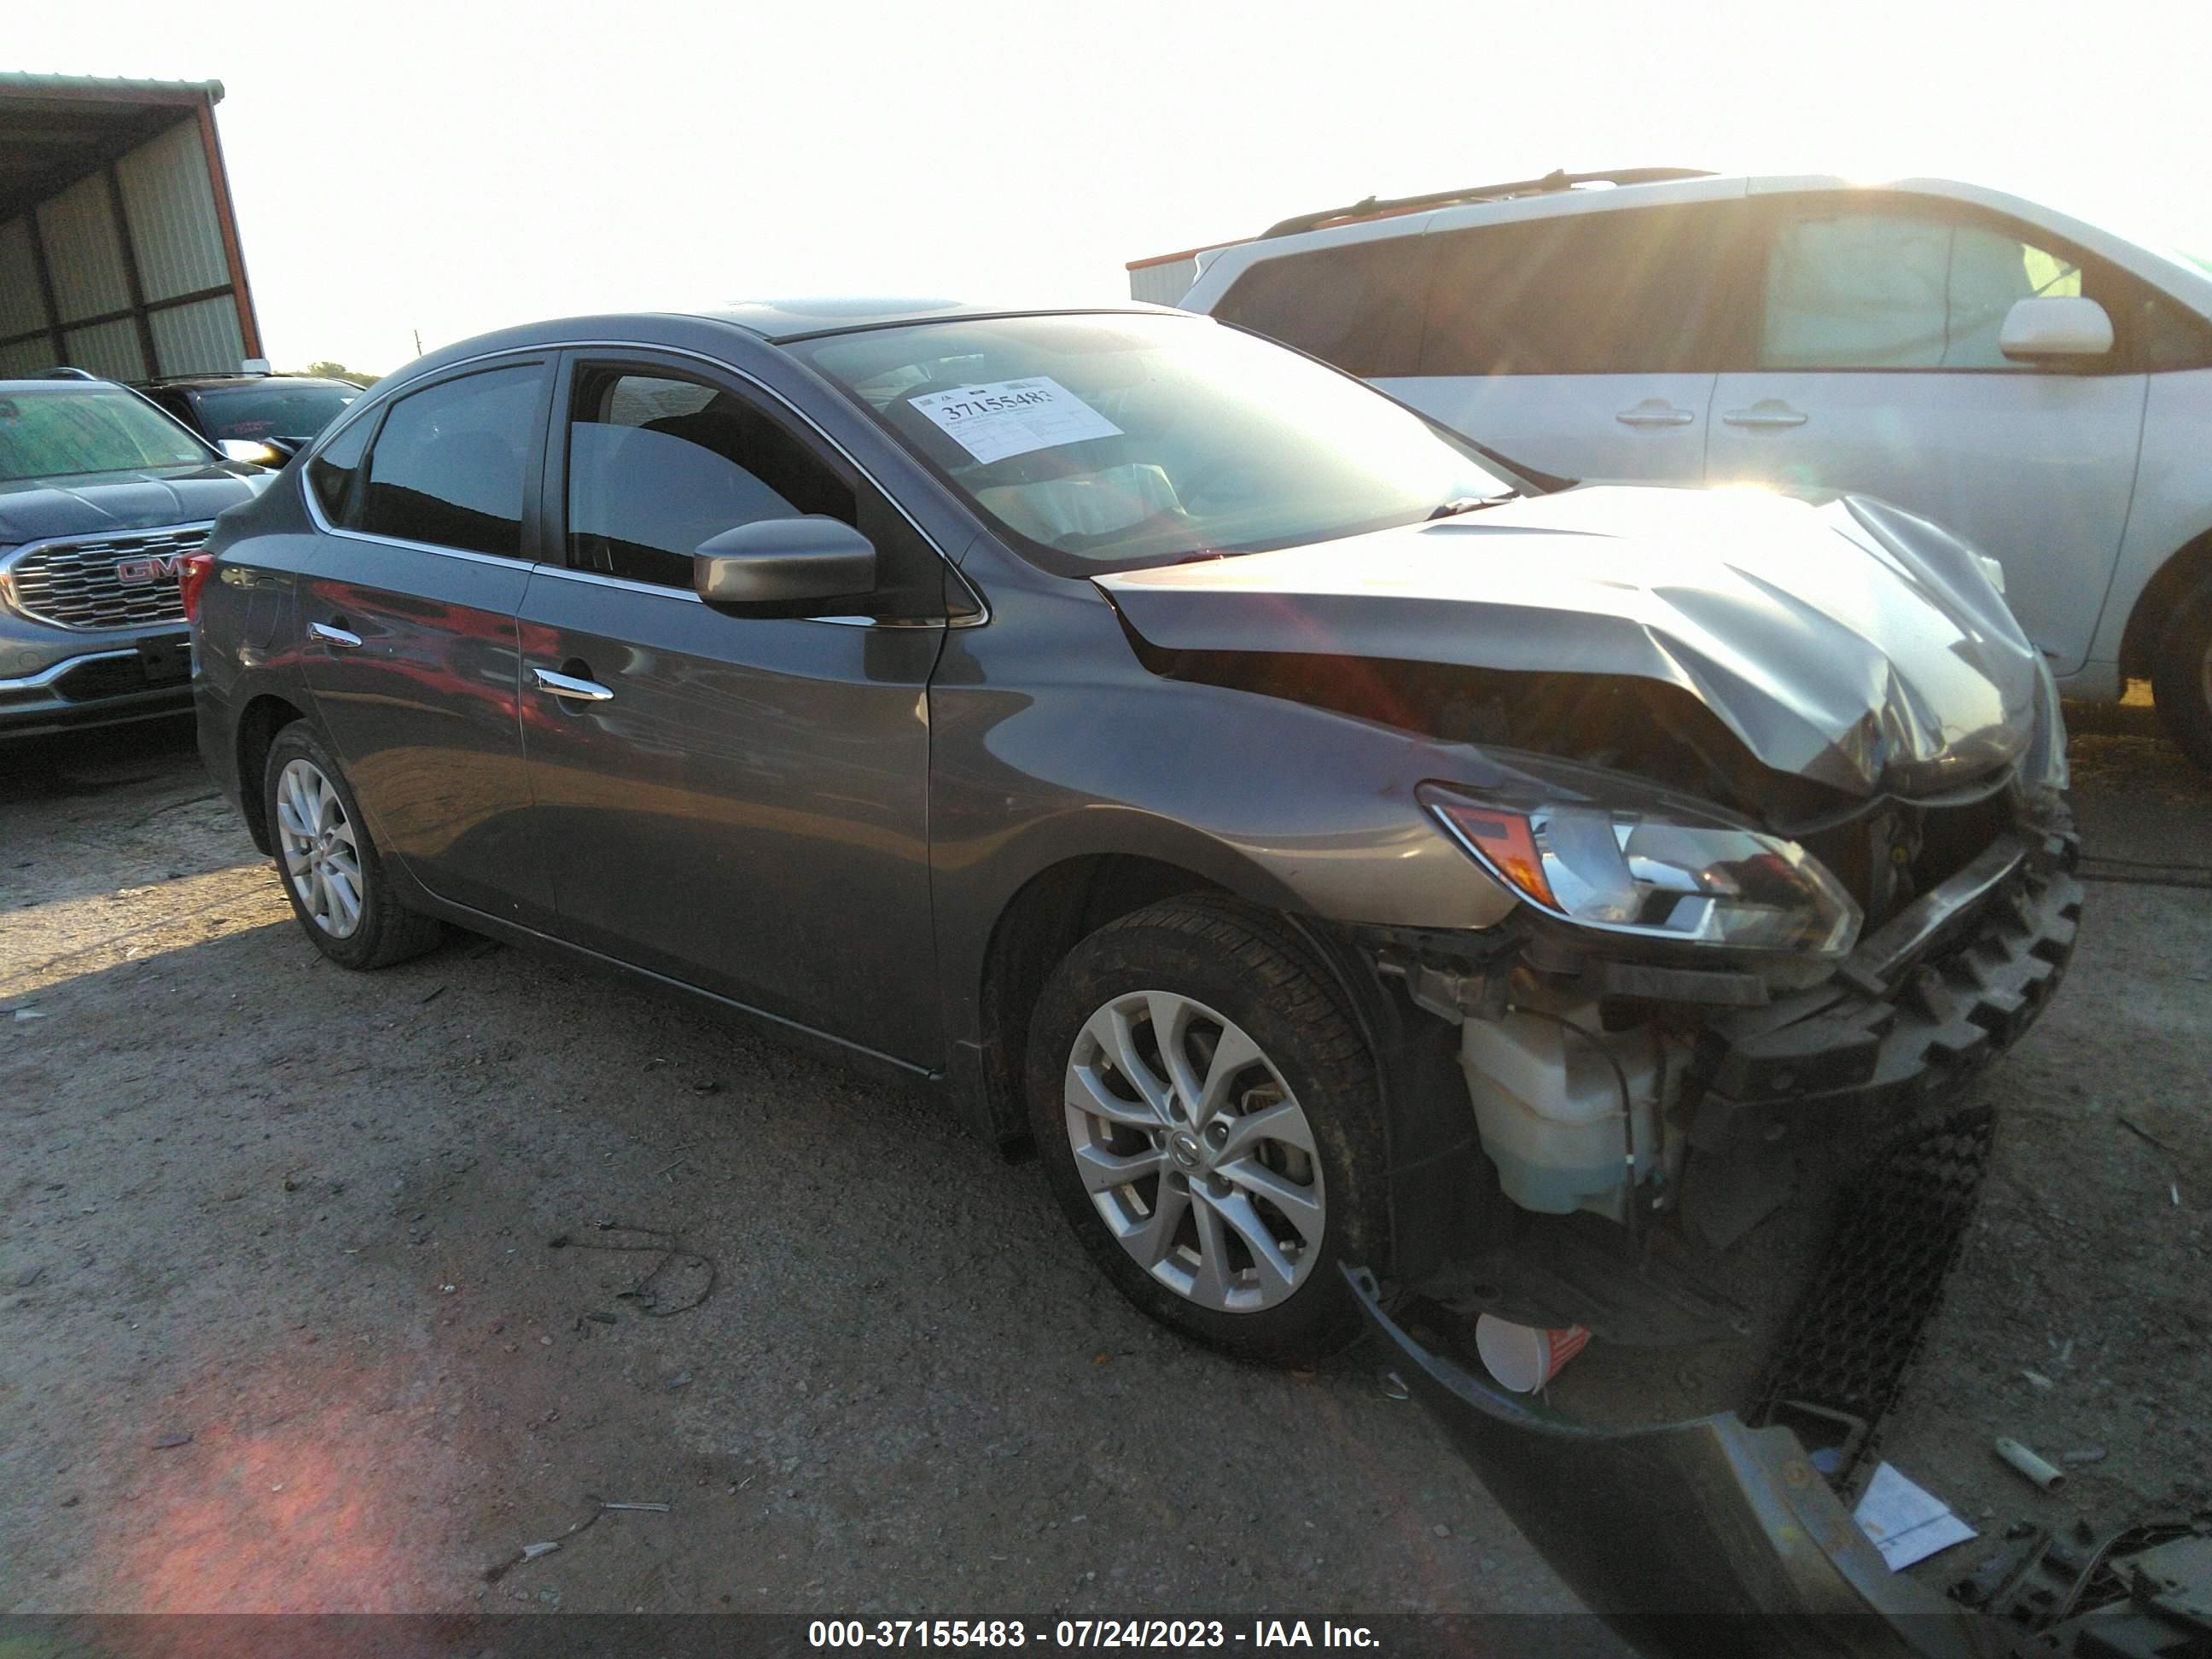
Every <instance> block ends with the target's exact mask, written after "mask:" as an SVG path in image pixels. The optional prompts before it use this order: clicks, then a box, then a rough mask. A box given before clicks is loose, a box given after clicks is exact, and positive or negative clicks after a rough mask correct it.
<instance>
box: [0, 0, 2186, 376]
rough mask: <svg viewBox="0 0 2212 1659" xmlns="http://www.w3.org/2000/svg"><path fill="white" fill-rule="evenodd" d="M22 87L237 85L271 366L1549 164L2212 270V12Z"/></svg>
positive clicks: (445, 34) (1029, 38) (1426, 15)
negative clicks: (1831, 204) (2014, 224)
mask: <svg viewBox="0 0 2212 1659" xmlns="http://www.w3.org/2000/svg"><path fill="white" fill-rule="evenodd" d="M9 14H10V15H9V21H8V27H7V29H6V32H5V34H4V37H0V57H3V58H4V61H0V69H19V70H34V71H50V72H58V73H65V74H92V75H125V76H152V77H161V78H171V79H188V80H201V79H216V80H220V81H222V82H223V84H224V86H225V87H226V88H228V96H227V97H226V98H225V100H223V102H222V104H221V105H220V106H218V108H217V110H216V119H217V122H218V123H219V125H220V128H221V131H222V141H223V145H224V149H225V151H226V154H227V156H228V162H229V167H230V173H231V180H232V184H233V187H234V192H235V195H236V199H237V204H238V212H239V220H240V230H241V233H242V234H243V237H244V240H245V247H246V265H247V270H248V274H249V276H250V277H251V279H252V284H253V289H254V297H255V301H256V303H257V306H258V310H259V313H260V317H261V323H262V329H263V333H264V338H265V342H266V344H267V348H268V350H269V352H270V356H271V357H272V358H274V359H275V361H276V364H277V366H278V367H279V368H288V367H298V366H301V365H304V364H305V363H306V362H308V361H309V360H310V359H313V358H319V357H326V358H335V359H337V360H338V361H340V362H345V363H347V364H349V365H350V366H351V367H354V368H363V369H368V370H371V371H386V370H390V369H392V368H397V367H398V365H399V364H400V363H402V362H404V361H406V360H407V359H408V358H409V357H410V356H413V355H414V352H415V347H414V333H415V331H418V330H419V331H420V332H421V336H422V343H423V345H424V346H425V347H426V348H432V347H435V346H438V345H441V344H443V343H447V342H448V341H451V340H453V339H458V338H460V337H464V336H466V335H469V334H473V333H477V332H479V331H483V330H485V329H488V328H493V327H497V326H499V325H502V324H506V323H510V322H520V321H523V320H526V319H531V318H535V317H544V316H556V315H563V314H568V313H576V312H582V311H589V310H594V309H606V308H630V307H658V306H667V305H684V304H701V303H712V302H717V301H726V300H732V299H738V298H759V297H769V296H775V295H793V294H804V293H829V292H842V293H875V294H908V295H918V294H947V295H962V296H963V297H976V298H986V299H1006V300H1009V301H1023V302H1026V301H1066V300H1073V301H1083V300H1097V299H1115V298H1122V297H1126V296H1127V279H1126V276H1125V275H1124V272H1123V270H1122V266H1123V264H1124V263H1125V262H1126V261H1127V260H1129V259H1133V258H1141V257H1143V256H1145V255H1146V254H1152V253H1164V252H1171V251H1173V250H1175V249H1177V248H1182V247H1188V246H1194V245H1195V244H1199V243H1203V242H1212V241H1218V240H1225V239H1227V238H1230V237H1232V236H1237V235H1242V234H1250V233H1253V232H1255V231H1258V230H1260V229H1261V228H1264V227H1265V226H1267V224H1269V223H1271V222H1273V221H1274V220H1276V219H1279V218H1282V217H1284V216H1286V215H1289V214H1291V213H1295V212H1300V211H1304V210H1310V209H1313V208H1316V207H1323V206H1329V205H1334V204H1340V203H1345V202H1350V201H1353V200H1357V199H1358V198H1359V197H1364V196H1366V195H1369V194H1370V193H1380V194H1383V195H1385V196H1389V195H1403V194H1411V193H1414V192H1418V191H1431V190H1438V189H1443V188H1448V187H1450V186H1454V185H1470V184H1479V183H1482V182H1485V181H1488V180H1496V179H1511V178H1523V177H1531V176H1534V175H1536V174H1540V173H1546V172H1548V171H1549V170H1550V169H1552V168H1553V167H1562V166H1564V167H1568V168H1570V169H1588V168H1595V167H1626V166H1638V165H1673V166H1682V167H1710V168H1713V169H1716V170H1719V171H1727V172H1744V171H1749V172H1759V173H1844V174H1846V175H1848V176H1852V177H1863V178H1881V177H1897V176H1905V175H1911V174H1915V173H1920V174H1945V175H1949V176H1954V177H1962V178H1966V179H1975V180H1978V181H1979V182H1982V183H1986V184H1992V185H2000V186H2002V187H2006V188H2011V189H2015V190H2019V191H2022V193H2026V194H2030V195H2036V196H2040V197H2044V198H2045V199H2049V200H2051V201H2054V202H2057V203H2061V204H2066V205H2069V206H2071V207H2074V208H2075V210H2078V211H2084V212H2087V213H2088V214H2089V216H2098V215H2099V214H2102V215H2104V216H2108V217H2110V218H2112V219H2114V220H2116V221H2125V222H2128V223H2130V224H2141V223H2144V222H2148V226H2149V228H2150V229H2151V230H2152V231H2153V232H2154V233H2155V234H2162V235H2164V236H2165V237H2166V239H2167V240H2172V241H2176V242H2179V243H2180V244H2182V245H2183V246H2188V247H2191V248H2192V249H2194V250H2195V251H2197V252H2200V253H2208V254H2212V191H2208V189H2207V185H2206V181H2207V180H2208V179H2212V119H2208V118H2207V116H2206V102H2205V100H2206V95H2207V94H2206V84H2205V79H2204V67H2205V65H2206V64H2208V63H2212V8H2205V7H2202V6H2185V5H2182V4H2176V3H2172V0H2167V3H2162V4H2160V3H2139V0H2102V3H2099V4H2096V5H2093V6H2082V5H2081V4H2079V3H2078V0H2075V3H2070V4H2045V3H2027V0H2022V3H2011V4H2007V5H2003V6H1997V5H1993V4H1991V5H1971V6H1968V5H1955V4H1947V3H1946V0H1913V3H1905V4H1899V3H1891V0H1864V3H1858V4H1844V5H1836V4H1821V5H1818V6H1814V5H1810V4H1797V3H1790V0H1760V3H1751V4H1740V3H1736V0H1699V3H1695V4H1690V5H1678V6H1667V5H1661V4H1657V3H1653V0H1631V3H1626V4H1620V3H1612V0H1606V3H1594V0H1593V3H1577V0H1554V3H1553V4H1551V5H1548V6H1517V5H1516V6H1511V7H1505V6H1492V7H1484V6H1478V5H1469V4H1466V3H1463V0H1459V3H1444V4H1438V5H1434V6H1414V5H1402V4H1395V3H1389V0H1364V3H1359V4H1344V3H1336V4H1331V5H1327V6H1316V7H1312V8H1310V9H1309V8H1306V7H1304V6H1303V5H1299V4H1296V3H1292V0H1279V3H1275V4H1261V5H1245V4H1234V5H1231V4H1208V3H1206V0H1182V3H1178V4H1158V3H1151V0H1143V3H1139V0H1124V3H1106V4H1097V3H1093V4H1089V5H1085V6H1082V7H1075V6H1072V5H1066V4H1062V5H1057V6H1056V5H1054V4H1053V3H1052V0H1012V3H1008V0H957V3H950V4H934V5H932V4H914V3H905V4H895V3H883V4H876V3H850V0H812V3H809V4H801V5H791V6H781V5H779V6H773V7H769V6H756V5H747V4H744V3H734V4H733V3H729V0H716V3H709V4H703V5H692V4H671V3H665V0H664V3H652V0H629V3H621V4H615V3H600V4H594V5H574V4H565V5H564V4H550V3H548V4H539V5H530V6H525V5H513V4H507V3H502V0H446V3H442V4H435V5H425V4H419V3H415V0H368V3H355V4H350V5H329V4H319V3H303V4H280V5H277V6H276V7H274V8H270V7H265V6H264V7H240V6H238V5H234V4H223V3H205V0H199V3H185V0H159V3H149V0H95V3H78V4H75V5H53V6H47V5H44V4H38V3H35V0H14V3H12V4H10V5H9Z"/></svg>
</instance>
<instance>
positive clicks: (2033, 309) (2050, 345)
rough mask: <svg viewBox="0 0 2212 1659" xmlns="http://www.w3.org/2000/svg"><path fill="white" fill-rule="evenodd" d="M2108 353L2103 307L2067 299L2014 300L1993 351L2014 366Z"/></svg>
mask: <svg viewBox="0 0 2212 1659" xmlns="http://www.w3.org/2000/svg"><path fill="white" fill-rule="evenodd" d="M1997 349H1998V350H2000V351H2002V352H2003V353H2004V355H2005V356H2008V357H2009V358H2011V359H2012V360H2013V361H2014V362H2018V363H2039V362H2053V361H2057V360H2063V359H2064V358H2068V357H2102V356H2105V355H2106V353H2108V352H2110V351H2111V350H2112V319H2111V318H2110V317H2108V316H2106V314H2105V308H2104V307H2102V306H2100V305H2099V304H2098V303H2097V302H2096V301H2094V300H2085V299H2081V298H2079V297H2076V296H2071V295H2069V296H2066V297H2063V298H2053V299H2046V300H2015V301H2014V302H2013V307H2012V309H2011V310H2010V311H2008V312H2007V313H2005V319H2004V327H2003V329H2002V331H1999V333H1998V335H1997Z"/></svg>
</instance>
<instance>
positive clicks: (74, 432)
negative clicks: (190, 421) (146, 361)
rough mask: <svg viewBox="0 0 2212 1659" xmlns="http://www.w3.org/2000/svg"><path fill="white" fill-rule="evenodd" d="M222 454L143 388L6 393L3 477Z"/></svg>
mask: <svg viewBox="0 0 2212 1659" xmlns="http://www.w3.org/2000/svg"><path fill="white" fill-rule="evenodd" d="M214 459H215V457H214V456H213V455H211V454H210V453H209V452H208V450H207V449H206V447H204V446H203V445H202V444H201V443H200V442H199V441H198V440H197V439H196V438H194V437H193V436H192V435H191V434H190V433H188V432H186V431H185V430H184V429H183V428H180V427H179V426H178V425H177V424H176V422H173V421H171V420H170V419H168V418H167V416H163V415H161V414H160V413H158V412H156V411H155V410H153V409H151V408H149V407H148V406H147V404H145V403H144V402H143V400H142V399H141V398H139V397H138V395H137V393H136V392H119V391H109V390H106V389H102V388H99V387H78V386H65V387H56V388H52V389H49V388H47V387H43V386H42V387H40V388H38V389H37V390H35V391H33V390H27V389H26V390H21V391H16V392H9V393H8V394H7V395H6V396H5V397H0V483H15V482H16V481H18V480H21V479H25V478H66V477H82V476H88V475H90V474H93V473H97V472H127V471H137V470H139V469H141V468H157V469H158V468H174V467H199V466H206V465H209V464H210V463H211V462H212V461H213V460H214Z"/></svg>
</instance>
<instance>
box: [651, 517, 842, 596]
mask: <svg viewBox="0 0 2212 1659" xmlns="http://www.w3.org/2000/svg"><path fill="white" fill-rule="evenodd" d="M691 586H693V588H695V589H696V591H697V592H698V595H699V597H700V598H701V599H704V600H706V601H707V603H708V604H709V605H723V606H727V607H731V608H733V609H737V610H741V611H762V612H767V613H773V614H777V615H790V614H793V609H794V607H799V606H804V605H818V604H820V603H821V602H823V600H825V599H851V598H853V597H854V596H855V595H858V594H862V593H867V592H872V591H873V590H874V588H875V586H876V550H875V547H874V545H873V544H872V543H871V542H870V541H869V540H868V538H866V536H863V535H862V534H861V533H860V532H859V531H857V530H855V529H854V528H853V526H850V525H848V524H846V523H845V522H843V521H842V520H838V519H831V518H826V517H823V515H821V514H819V513H809V514H807V516H805V518H801V519H762V520H757V522H755V523H752V524H744V525H739V526H738V527H737V528H736V529H735V530H726V531H724V532H722V533H721V534H720V535H719V536H717V537H715V538H714V539H713V540H711V541H708V542H702V543H701V544H700V546H699V550H698V551H697V552H696V553H695V554H693V555H692V556H691Z"/></svg>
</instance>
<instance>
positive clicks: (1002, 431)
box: [913, 374, 1121, 462]
mask: <svg viewBox="0 0 2212 1659" xmlns="http://www.w3.org/2000/svg"><path fill="white" fill-rule="evenodd" d="M913 407H914V408H915V409H916V410H920V411H921V413H922V414H923V415H925V416H927V417H928V418H929V419H930V420H932V421H933V422H936V423H937V425H938V426H939V428H942V429H943V430H944V431H945V433H947V434H949V435H951V439H952V441H954V442H955V443H957V444H958V445H959V446H960V447H962V448H963V449H964V450H966V451H967V452H968V453H969V454H970V455H973V456H974V457H975V459H977V460H979V461H985V462H988V461H1003V460H1005V459H1006V457H1008V456H1009V455H1026V454H1028V453H1030V451H1031V450H1033V449H1056V448H1058V447H1060V445H1062V444H1079V443H1081V442H1082V441H1084V440H1085V439H1086V438H1118V437H1120V436H1121V428H1120V427H1118V426H1115V424H1114V422H1111V421H1109V420H1108V419H1107V418H1106V417H1105V416H1103V415H1101V414H1100V413H1099V412H1098V411H1097V410H1095V409H1093V408H1091V405H1090V404H1086V403H1085V402H1084V401H1083V399H1082V398H1079V397H1077V396H1076V395H1075V394H1074V393H1073V392H1070V391H1069V390H1068V389H1067V388H1066V386H1062V385H1061V384H1060V382H1059V381H1057V380H1054V379H1053V378H1052V377H1051V376H1050V375H1048V374H1036V375H1031V376H1030V378H1029V379H1027V380H993V381H990V382H988V383H987V384H986V385H983V386H955V387H954V388H953V389H952V390H951V391H950V392H931V393H930V394H929V395H928V396H927V397H926V398H915V400H914V403H913Z"/></svg>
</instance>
